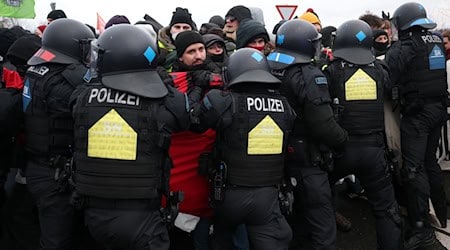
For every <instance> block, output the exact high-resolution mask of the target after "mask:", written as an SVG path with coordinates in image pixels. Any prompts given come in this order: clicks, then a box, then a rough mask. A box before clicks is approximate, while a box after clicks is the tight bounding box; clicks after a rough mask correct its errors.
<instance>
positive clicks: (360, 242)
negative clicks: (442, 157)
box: [337, 161, 450, 250]
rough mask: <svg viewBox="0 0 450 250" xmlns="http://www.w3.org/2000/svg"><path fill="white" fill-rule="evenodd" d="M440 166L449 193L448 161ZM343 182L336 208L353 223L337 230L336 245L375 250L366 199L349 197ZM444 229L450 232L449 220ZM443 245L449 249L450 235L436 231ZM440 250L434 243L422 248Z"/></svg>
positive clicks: (342, 249) (346, 249) (343, 249)
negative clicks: (345, 228) (344, 228)
mask: <svg viewBox="0 0 450 250" xmlns="http://www.w3.org/2000/svg"><path fill="white" fill-rule="evenodd" d="M441 166H442V168H443V169H448V171H445V172H444V173H445V175H446V181H447V194H450V161H442V162H441ZM344 190H345V184H341V185H338V186H337V196H338V199H337V201H338V210H339V211H340V212H341V213H342V214H343V215H344V216H346V217H348V218H349V219H350V220H351V222H352V225H353V228H352V230H351V231H350V232H338V239H337V245H338V249H339V250H376V249H377V245H376V235H375V230H374V218H373V217H372V214H371V211H370V207H369V204H368V203H367V201H366V200H362V199H359V198H357V199H350V198H348V197H347V195H346V194H345V192H344ZM447 225H448V226H447V228H446V229H444V230H445V231H446V232H447V233H448V234H450V220H448V223H447ZM436 236H437V238H438V239H439V240H440V242H441V243H442V245H443V246H445V247H446V248H448V249H450V236H448V235H445V234H442V233H438V232H437V233H436ZM438 249H439V250H442V249H445V248H443V247H442V246H441V245H435V246H432V247H429V248H426V249H422V250H438Z"/></svg>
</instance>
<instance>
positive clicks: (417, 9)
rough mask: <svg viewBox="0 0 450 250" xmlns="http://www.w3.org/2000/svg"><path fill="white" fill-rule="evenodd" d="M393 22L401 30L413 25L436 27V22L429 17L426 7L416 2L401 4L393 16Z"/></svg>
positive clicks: (427, 27)
mask: <svg viewBox="0 0 450 250" xmlns="http://www.w3.org/2000/svg"><path fill="white" fill-rule="evenodd" d="M392 23H393V24H394V25H395V27H396V28H397V29H398V30H399V31H404V30H407V29H409V28H411V27H413V26H420V27H422V28H425V29H434V28H436V23H434V22H433V21H431V20H430V19H428V18H427V12H426V10H425V8H424V7H423V6H422V5H421V4H419V3H414V2H411V3H405V4H402V5H400V7H398V8H397V9H396V10H395V12H394V15H393V16H392Z"/></svg>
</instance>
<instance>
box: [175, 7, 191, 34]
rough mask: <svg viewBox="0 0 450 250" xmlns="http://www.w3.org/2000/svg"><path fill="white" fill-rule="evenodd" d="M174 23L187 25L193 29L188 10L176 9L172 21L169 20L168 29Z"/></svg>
mask: <svg viewBox="0 0 450 250" xmlns="http://www.w3.org/2000/svg"><path fill="white" fill-rule="evenodd" d="M176 23H187V24H189V25H190V26H191V28H192V29H195V25H194V21H192V17H191V14H190V13H189V11H188V9H185V8H180V7H177V8H176V10H175V11H174V12H173V15H172V19H171V20H170V25H169V26H170V27H172V26H173V25H174V24H176Z"/></svg>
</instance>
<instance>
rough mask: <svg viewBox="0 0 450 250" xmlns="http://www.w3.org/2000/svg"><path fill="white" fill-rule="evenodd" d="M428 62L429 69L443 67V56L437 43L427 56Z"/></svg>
mask: <svg viewBox="0 0 450 250" xmlns="http://www.w3.org/2000/svg"><path fill="white" fill-rule="evenodd" d="M428 63H429V65H430V70H435V69H445V56H444V53H443V52H442V50H441V48H439V47H438V46H437V45H434V48H433V50H432V51H431V53H430V55H429V56H428Z"/></svg>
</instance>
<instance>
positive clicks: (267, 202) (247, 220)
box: [213, 186, 292, 250]
mask: <svg viewBox="0 0 450 250" xmlns="http://www.w3.org/2000/svg"><path fill="white" fill-rule="evenodd" d="M214 222H215V223H214V235H213V249H215V250H218V249H219V250H220V249H223V250H229V249H233V239H232V236H233V233H234V231H235V229H236V227H237V226H238V225H241V224H245V225H246V228H247V234H248V238H249V242H250V247H251V249H258V250H273V249H277V250H285V249H288V246H289V242H290V240H291V239H292V231H291V228H290V227H289V225H288V223H287V222H286V219H285V218H284V216H283V215H282V214H281V211H280V206H279V203H278V188H277V187H275V186H273V187H238V186H236V187H233V186H230V187H227V190H226V191H225V200H224V202H223V203H222V204H220V205H217V207H216V210H215V221H214Z"/></svg>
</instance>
